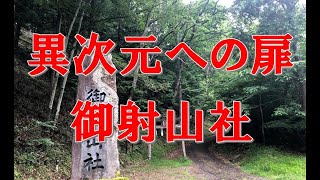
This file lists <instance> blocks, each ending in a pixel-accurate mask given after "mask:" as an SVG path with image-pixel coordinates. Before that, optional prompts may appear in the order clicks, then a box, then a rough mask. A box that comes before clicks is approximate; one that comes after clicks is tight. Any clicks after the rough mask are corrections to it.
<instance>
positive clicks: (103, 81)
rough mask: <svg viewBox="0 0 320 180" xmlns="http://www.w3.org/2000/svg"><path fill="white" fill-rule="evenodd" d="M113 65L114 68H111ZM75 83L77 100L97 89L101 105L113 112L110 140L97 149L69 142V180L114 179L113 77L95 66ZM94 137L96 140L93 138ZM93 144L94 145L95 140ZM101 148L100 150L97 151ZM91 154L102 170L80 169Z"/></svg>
mask: <svg viewBox="0 0 320 180" xmlns="http://www.w3.org/2000/svg"><path fill="white" fill-rule="evenodd" d="M91 60H92V56H91V57H86V58H85V61H84V66H88V64H89V63H90V61H91ZM107 60H108V63H109V64H110V65H113V63H112V56H111V54H109V55H108V56H107ZM113 66H114V65H113ZM78 77H79V83H78V90H77V99H79V100H83V101H84V100H85V99H86V96H88V95H87V92H88V91H89V90H90V89H97V90H99V91H100V92H104V93H106V97H105V100H104V102H103V103H110V104H111V105H112V106H113V107H114V109H113V125H114V126H113V134H112V136H111V137H110V138H106V139H105V142H103V143H100V144H99V146H92V147H90V148H88V147H87V141H84V142H82V143H76V142H74V140H73V143H72V175H71V179H72V180H80V179H83V178H86V179H90V180H98V179H108V178H113V177H115V174H116V172H117V171H118V170H119V168H120V163H119V151H118V144H117V142H118V141H117V138H118V129H117V127H116V125H117V123H118V118H119V114H118V113H119V111H118V109H119V106H118V105H119V98H118V95H117V92H116V91H117V88H116V75H115V74H114V75H112V76H111V75H109V74H108V73H106V72H105V70H104V68H103V66H102V65H101V64H99V66H98V67H97V68H96V69H95V70H94V72H93V73H91V74H89V75H88V76H84V75H79V76H78ZM95 138H96V137H95ZM93 139H94V138H91V139H89V141H90V142H89V143H92V141H93ZM95 142H98V141H97V140H96V141H95ZM100 146H101V148H100ZM87 153H90V154H91V155H92V158H93V159H95V158H96V156H95V154H96V153H99V159H101V161H100V162H99V165H102V166H103V167H104V168H97V169H90V170H88V169H87V167H84V163H85V162H84V160H85V159H87V158H88V154H87Z"/></svg>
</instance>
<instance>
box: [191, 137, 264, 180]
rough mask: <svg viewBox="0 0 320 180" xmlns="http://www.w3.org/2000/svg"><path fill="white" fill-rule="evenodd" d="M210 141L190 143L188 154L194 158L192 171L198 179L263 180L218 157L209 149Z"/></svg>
mask: <svg viewBox="0 0 320 180" xmlns="http://www.w3.org/2000/svg"><path fill="white" fill-rule="evenodd" d="M208 146H209V143H200V144H195V143H192V144H188V145H187V147H186V149H187V156H188V157H189V158H190V159H191V160H192V167H191V173H192V175H194V176H196V177H197V179H207V180H209V179H210V180H223V179H224V180H229V179H230V180H238V179H240V180H244V179H246V180H249V179H250V180H252V179H254V180H262V179H263V178H261V177H257V176H253V175H250V174H247V173H245V172H243V171H241V170H240V169H239V168H238V167H236V166H234V165H233V164H232V163H230V164H229V163H226V162H224V161H223V160H222V159H219V158H217V157H216V156H215V155H214V154H212V153H210V152H209V150H208Z"/></svg>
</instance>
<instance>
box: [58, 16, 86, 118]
mask: <svg viewBox="0 0 320 180" xmlns="http://www.w3.org/2000/svg"><path fill="white" fill-rule="evenodd" d="M83 16H84V11H83V12H82V14H81V17H80V20H79V26H78V30H77V34H78V33H80V29H81V24H82V20H83ZM76 45H77V41H74V43H73V45H72V50H71V53H70V58H69V59H70V64H69V65H68V67H67V69H68V70H69V69H70V66H71V62H72V58H73V55H74V52H75V50H76ZM68 76H69V72H68V73H67V74H66V75H65V76H64V77H63V82H62V85H61V90H60V94H59V98H58V104H57V111H56V114H55V117H54V121H55V122H57V120H58V118H59V113H60V108H61V102H62V99H63V94H64V90H65V87H66V84H67V80H68Z"/></svg>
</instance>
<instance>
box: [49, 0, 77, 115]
mask: <svg viewBox="0 0 320 180" xmlns="http://www.w3.org/2000/svg"><path fill="white" fill-rule="evenodd" d="M81 3H82V0H80V1H79V4H78V8H77V10H76V13H75V14H74V17H73V19H72V22H71V24H70V26H69V30H68V34H67V36H66V38H65V49H64V54H65V55H66V56H67V47H68V42H69V37H70V34H71V31H72V29H73V25H74V22H75V21H76V18H77V16H78V13H79V10H80V7H81ZM60 27H61V26H60ZM70 63H71V62H70ZM58 81H59V74H58V73H56V80H55V81H54V85H53V89H52V93H51V97H50V103H49V114H48V119H49V120H50V119H51V113H52V107H53V101H54V98H55V94H56V90H57V85H58ZM59 111H60V109H59ZM58 114H59V113H58ZM58 116H59V115H58ZM55 117H56V116H55ZM55 119H56V118H55ZM54 121H55V120H54Z"/></svg>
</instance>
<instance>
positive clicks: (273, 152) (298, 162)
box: [240, 147, 306, 180]
mask: <svg viewBox="0 0 320 180" xmlns="http://www.w3.org/2000/svg"><path fill="white" fill-rule="evenodd" d="M247 155H248V156H247V157H246V158H245V159H243V160H242V162H241V163H240V166H241V168H242V169H244V170H245V171H247V172H249V173H253V174H256V175H259V176H264V177H268V178H270V179H288V180H289V179H291V180H296V179H301V180H302V179H306V157H305V156H302V155H296V154H291V153H286V152H281V151H279V150H278V149H276V148H273V147H252V148H250V150H249V151H248V152H247Z"/></svg>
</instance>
